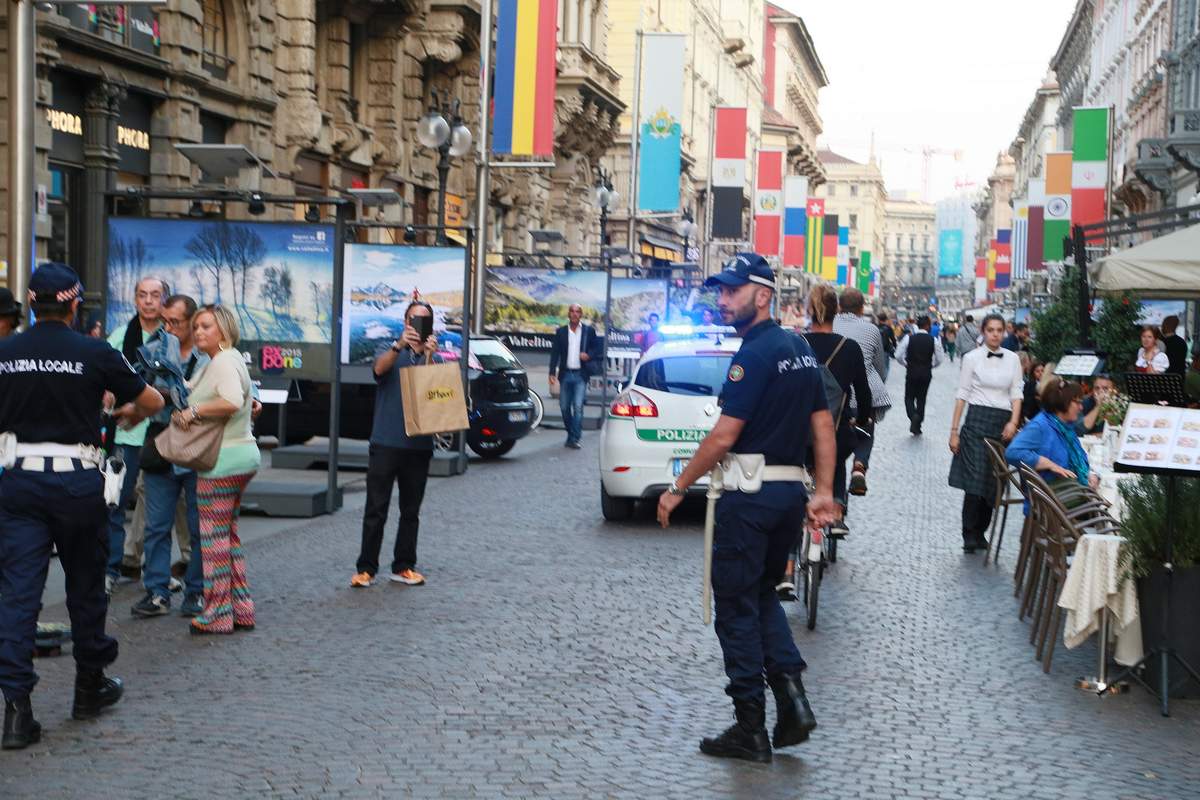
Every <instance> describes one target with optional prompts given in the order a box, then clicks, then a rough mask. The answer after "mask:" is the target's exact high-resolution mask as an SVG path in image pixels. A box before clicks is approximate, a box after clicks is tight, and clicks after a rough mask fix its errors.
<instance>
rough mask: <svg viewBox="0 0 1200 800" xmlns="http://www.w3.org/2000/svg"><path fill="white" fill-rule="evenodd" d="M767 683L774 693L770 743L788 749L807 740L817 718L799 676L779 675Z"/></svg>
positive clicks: (815, 724)
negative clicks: (773, 728) (773, 732)
mask: <svg viewBox="0 0 1200 800" xmlns="http://www.w3.org/2000/svg"><path fill="white" fill-rule="evenodd" d="M768 683H769V684H770V685H771V691H772V692H774V693H775V710H776V715H775V717H776V720H775V735H774V737H773V738H772V739H771V743H772V744H774V745H775V747H790V746H791V745H794V744H800V743H801V742H803V741H805V740H807V739H808V734H810V733H811V732H812V730H813V728H816V727H817V718H816V717H815V716H813V712H812V706H810V705H809V704H808V697H806V696H805V694H804V684H803V683H802V682H801V681H800V676H799V675H779V676H777V677H774V678H771V679H770V680H769V681H768Z"/></svg>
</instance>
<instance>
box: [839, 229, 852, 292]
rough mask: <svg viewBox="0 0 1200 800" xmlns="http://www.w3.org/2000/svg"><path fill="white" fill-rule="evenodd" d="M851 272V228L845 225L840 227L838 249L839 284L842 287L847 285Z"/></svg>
mask: <svg viewBox="0 0 1200 800" xmlns="http://www.w3.org/2000/svg"><path fill="white" fill-rule="evenodd" d="M849 270H850V228H848V227H847V226H845V225H839V226H838V248H837V283H838V286H842V285H844V284H845V283H846V273H847V272H848V271H849Z"/></svg>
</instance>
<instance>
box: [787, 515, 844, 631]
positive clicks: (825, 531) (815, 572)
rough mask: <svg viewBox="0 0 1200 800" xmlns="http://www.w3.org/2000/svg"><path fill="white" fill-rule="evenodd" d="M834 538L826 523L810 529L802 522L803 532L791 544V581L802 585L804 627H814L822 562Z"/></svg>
mask: <svg viewBox="0 0 1200 800" xmlns="http://www.w3.org/2000/svg"><path fill="white" fill-rule="evenodd" d="M834 542H835V540H834V538H833V537H832V536H830V535H829V526H828V525H826V526H825V527H823V528H817V529H813V528H812V526H810V525H807V524H805V526H804V536H803V538H802V539H801V540H800V541H799V542H797V543H796V544H795V545H793V547H792V585H793V586H795V587H796V588H797V589H802V590H803V593H802V595H801V596H802V598H803V599H804V608H805V612H806V615H807V627H808V629H809V630H810V631H811V630H813V629H815V628H816V627H817V602H818V600H819V598H820V595H821V578H822V577H823V576H824V574H825V566H826V565H827V564H829V563H831V562H832V559H831V558H830V555H831V549H832V547H833V546H834Z"/></svg>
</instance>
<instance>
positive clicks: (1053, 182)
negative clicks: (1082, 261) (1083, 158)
mask: <svg viewBox="0 0 1200 800" xmlns="http://www.w3.org/2000/svg"><path fill="white" fill-rule="evenodd" d="M1071 159H1072V157H1071V154H1070V153H1047V154H1046V206H1045V212H1044V220H1045V221H1044V222H1043V224H1042V231H1043V235H1044V237H1045V242H1044V248H1043V255H1044V258H1045V260H1046V261H1062V260H1063V239H1065V238H1066V237H1068V236H1070V235H1071Z"/></svg>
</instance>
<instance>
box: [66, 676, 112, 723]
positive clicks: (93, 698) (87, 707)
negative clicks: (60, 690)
mask: <svg viewBox="0 0 1200 800" xmlns="http://www.w3.org/2000/svg"><path fill="white" fill-rule="evenodd" d="M124 693H125V686H124V685H123V684H122V683H121V679H120V678H109V677H107V676H105V674H104V670H101V669H97V670H85V669H78V670H76V671H75V707H74V708H73V709H71V716H72V717H74V718H75V719H94V718H95V717H98V716H100V709H102V708H107V707H108V706H111V705H113V704H114V703H116V702H117V701H118V700H120V699H121V695H122V694H124Z"/></svg>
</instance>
